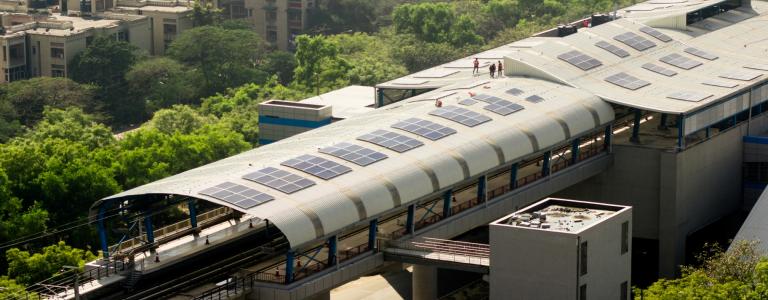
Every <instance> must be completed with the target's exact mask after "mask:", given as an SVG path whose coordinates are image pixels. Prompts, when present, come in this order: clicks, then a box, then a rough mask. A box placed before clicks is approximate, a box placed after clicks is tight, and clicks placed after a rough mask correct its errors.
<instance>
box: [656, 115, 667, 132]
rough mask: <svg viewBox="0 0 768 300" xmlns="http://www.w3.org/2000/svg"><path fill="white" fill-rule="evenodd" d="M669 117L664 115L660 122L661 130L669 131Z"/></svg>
mask: <svg viewBox="0 0 768 300" xmlns="http://www.w3.org/2000/svg"><path fill="white" fill-rule="evenodd" d="M668 116H669V115H667V114H664V113H662V114H661V120H660V121H659V127H658V128H659V130H667V118H668Z"/></svg>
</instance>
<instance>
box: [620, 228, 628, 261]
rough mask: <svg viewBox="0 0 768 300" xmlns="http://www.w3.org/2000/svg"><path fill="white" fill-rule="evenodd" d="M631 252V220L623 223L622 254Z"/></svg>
mask: <svg viewBox="0 0 768 300" xmlns="http://www.w3.org/2000/svg"><path fill="white" fill-rule="evenodd" d="M627 252H629V221H627V222H624V223H621V254H624V253H627Z"/></svg>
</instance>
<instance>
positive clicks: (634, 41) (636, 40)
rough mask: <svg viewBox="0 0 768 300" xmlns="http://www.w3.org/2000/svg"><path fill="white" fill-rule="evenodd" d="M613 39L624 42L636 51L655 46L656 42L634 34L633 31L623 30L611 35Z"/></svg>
mask: <svg viewBox="0 0 768 300" xmlns="http://www.w3.org/2000/svg"><path fill="white" fill-rule="evenodd" d="M613 39H614V40H617V41H619V42H622V43H624V44H625V45H627V46H630V47H632V48H634V49H635V50H637V51H644V50H646V49H649V48H653V47H656V43H654V42H651V41H649V40H648V39H646V38H644V37H642V36H639V35H637V34H635V33H634V32H625V33H622V34H619V35H617V36H614V37H613Z"/></svg>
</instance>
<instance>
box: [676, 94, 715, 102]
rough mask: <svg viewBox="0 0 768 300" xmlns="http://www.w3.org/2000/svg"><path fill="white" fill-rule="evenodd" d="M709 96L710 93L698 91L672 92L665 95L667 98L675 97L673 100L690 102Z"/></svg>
mask: <svg viewBox="0 0 768 300" xmlns="http://www.w3.org/2000/svg"><path fill="white" fill-rule="evenodd" d="M711 96H712V94H704V93H699V92H674V93H672V94H669V95H667V98H670V99H675V100H683V101H690V102H699V101H701V100H704V99H707V98H709V97H711Z"/></svg>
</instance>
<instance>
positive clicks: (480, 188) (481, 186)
mask: <svg viewBox="0 0 768 300" xmlns="http://www.w3.org/2000/svg"><path fill="white" fill-rule="evenodd" d="M485 195H486V191H485V175H483V176H480V178H478V179H477V200H478V201H481V202H482V201H485Z"/></svg>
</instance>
